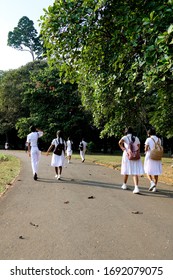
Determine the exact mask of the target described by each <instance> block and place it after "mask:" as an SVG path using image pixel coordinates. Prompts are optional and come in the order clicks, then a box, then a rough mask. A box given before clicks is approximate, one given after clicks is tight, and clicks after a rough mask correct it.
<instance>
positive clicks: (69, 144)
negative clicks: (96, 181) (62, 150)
mask: <svg viewBox="0 0 173 280" xmlns="http://www.w3.org/2000/svg"><path fill="white" fill-rule="evenodd" d="M72 144H73V142H72V141H71V140H70V137H68V140H67V142H66V153H67V158H68V163H70V161H71V156H72V153H73V151H72Z"/></svg>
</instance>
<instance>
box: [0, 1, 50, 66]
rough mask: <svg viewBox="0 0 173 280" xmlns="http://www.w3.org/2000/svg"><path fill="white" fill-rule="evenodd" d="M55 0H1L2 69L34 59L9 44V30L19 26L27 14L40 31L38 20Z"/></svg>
mask: <svg viewBox="0 0 173 280" xmlns="http://www.w3.org/2000/svg"><path fill="white" fill-rule="evenodd" d="M53 3H54V0H28V1H26V0H4V1H3V0H1V1H0V70H4V71H5V70H10V69H17V68H19V67H21V66H22V65H25V64H26V63H28V62H30V61H32V57H31V54H30V53H29V52H22V51H18V50H15V49H14V48H12V47H9V46H7V40H8V32H9V31H13V30H14V27H17V25H18V22H19V20H20V19H21V18H22V17H23V16H27V17H28V18H29V19H30V20H32V21H33V22H34V27H35V29H36V30H37V32H38V33H39V30H40V28H39V25H38V20H39V18H40V16H42V15H44V11H43V9H44V8H46V9H47V8H48V6H51V5H52V4H53Z"/></svg>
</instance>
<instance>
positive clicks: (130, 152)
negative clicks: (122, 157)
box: [127, 137, 140, 160]
mask: <svg viewBox="0 0 173 280" xmlns="http://www.w3.org/2000/svg"><path fill="white" fill-rule="evenodd" d="M127 138H128V137H127ZM128 141H129V144H128V149H127V157H128V159H129V160H138V159H140V151H139V149H138V150H136V146H135V144H134V142H133V141H132V139H131V140H130V139H129V138H128Z"/></svg>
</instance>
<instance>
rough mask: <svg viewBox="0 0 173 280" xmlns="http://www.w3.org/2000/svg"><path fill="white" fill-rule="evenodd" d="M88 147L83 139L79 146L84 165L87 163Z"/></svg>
mask: <svg viewBox="0 0 173 280" xmlns="http://www.w3.org/2000/svg"><path fill="white" fill-rule="evenodd" d="M86 147H87V142H85V140H84V138H82V141H81V142H80V144H79V150H80V157H81V159H82V163H83V162H84V161H85V152H86Z"/></svg>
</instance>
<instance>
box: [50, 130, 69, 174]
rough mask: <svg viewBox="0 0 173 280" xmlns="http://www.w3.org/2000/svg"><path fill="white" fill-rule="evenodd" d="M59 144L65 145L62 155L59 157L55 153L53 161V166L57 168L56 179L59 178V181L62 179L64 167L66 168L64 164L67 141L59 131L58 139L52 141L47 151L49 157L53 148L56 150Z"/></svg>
mask: <svg viewBox="0 0 173 280" xmlns="http://www.w3.org/2000/svg"><path fill="white" fill-rule="evenodd" d="M59 143H60V144H63V145H64V148H63V150H62V154H61V155H60V156H58V155H56V154H54V153H53V154H52V160H51V166H53V167H55V178H57V179H58V180H60V179H61V174H62V167H63V166H64V162H65V152H64V151H65V141H64V139H63V134H62V131H61V130H59V131H57V138H55V139H53V140H52V143H51V145H50V147H49V149H48V150H47V155H49V152H50V151H51V150H52V149H53V148H54V149H55V148H56V147H57V145H58V144H59Z"/></svg>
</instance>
